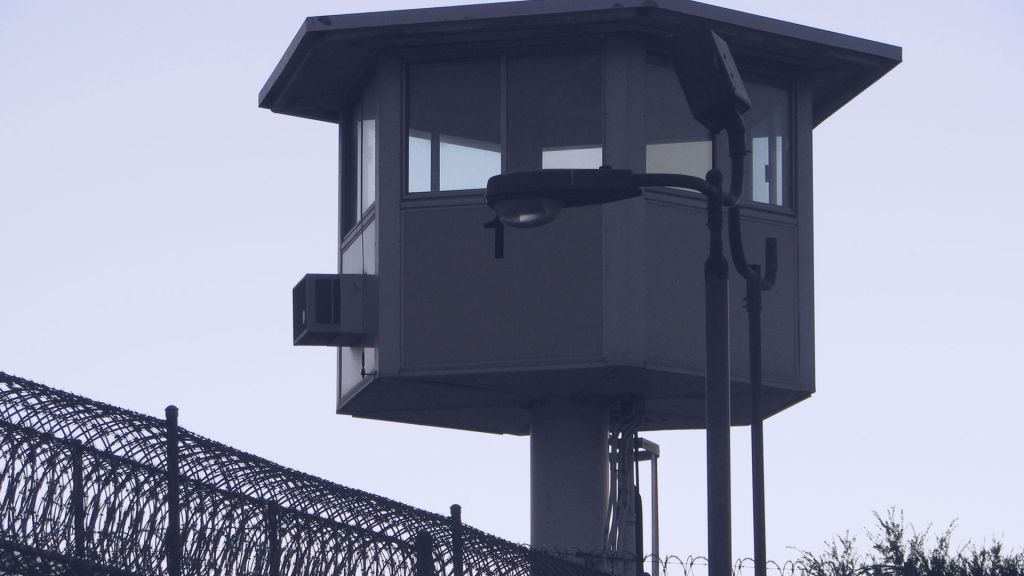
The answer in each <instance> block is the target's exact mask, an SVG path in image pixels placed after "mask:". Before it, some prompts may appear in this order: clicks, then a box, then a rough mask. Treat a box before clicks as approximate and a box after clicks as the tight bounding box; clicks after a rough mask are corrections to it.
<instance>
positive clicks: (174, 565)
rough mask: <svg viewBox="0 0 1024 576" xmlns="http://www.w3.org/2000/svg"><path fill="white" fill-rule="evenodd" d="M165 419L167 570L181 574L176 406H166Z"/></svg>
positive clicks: (172, 573)
mask: <svg viewBox="0 0 1024 576" xmlns="http://www.w3.org/2000/svg"><path fill="white" fill-rule="evenodd" d="M165 415H166V419H167V540H166V542H165V543H164V549H165V550H166V551H167V572H168V573H169V574H170V576H181V551H182V550H181V549H182V546H181V479H180V476H179V470H178V448H179V447H178V407H177V406H173V405H172V406H168V407H167V409H166V411H165Z"/></svg>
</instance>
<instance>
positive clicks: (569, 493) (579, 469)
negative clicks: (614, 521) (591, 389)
mask: <svg viewBox="0 0 1024 576" xmlns="http://www.w3.org/2000/svg"><path fill="white" fill-rule="evenodd" d="M608 413H609V408H608V406H607V405H605V404H603V403H599V402H589V401H581V400H570V399H555V400H549V401H545V402H543V403H541V404H538V405H536V406H534V407H533V408H532V410H531V411H530V543H531V544H532V545H533V546H534V547H537V548H544V549H549V550H553V551H575V550H579V551H584V552H600V551H601V550H603V548H604V539H605V515H606V509H607V507H608Z"/></svg>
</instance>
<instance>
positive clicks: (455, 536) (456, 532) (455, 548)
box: [451, 504, 465, 576]
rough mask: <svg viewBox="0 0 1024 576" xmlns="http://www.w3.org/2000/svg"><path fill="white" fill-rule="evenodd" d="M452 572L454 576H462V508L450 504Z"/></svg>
mask: <svg viewBox="0 0 1024 576" xmlns="http://www.w3.org/2000/svg"><path fill="white" fill-rule="evenodd" d="M451 516H452V572H453V573H454V576H463V574H465V572H464V571H463V567H462V506H459V505H458V504H452V507H451Z"/></svg>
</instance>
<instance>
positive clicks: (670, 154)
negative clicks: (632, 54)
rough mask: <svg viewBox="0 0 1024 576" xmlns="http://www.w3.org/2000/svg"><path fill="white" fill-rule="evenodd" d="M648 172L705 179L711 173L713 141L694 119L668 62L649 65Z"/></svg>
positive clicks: (646, 99) (646, 110)
mask: <svg viewBox="0 0 1024 576" xmlns="http://www.w3.org/2000/svg"><path fill="white" fill-rule="evenodd" d="M644 130H645V131H644V135H645V136H644V137H645V140H644V141H645V142H646V154H647V161H646V166H645V168H646V170H647V172H649V173H660V174H687V175H690V176H697V177H698V178H703V177H704V176H705V175H706V174H707V173H708V170H710V169H711V153H712V146H711V140H710V139H709V138H708V131H707V129H706V128H704V126H702V125H701V124H700V123H698V122H697V121H696V120H694V119H693V115H692V114H691V113H690V108H689V106H687V104H686V97H685V96H684V95H683V89H682V88H681V87H680V85H679V80H678V79H677V78H676V73H675V70H673V69H672V67H671V66H669V65H668V63H667V62H658V61H655V62H648V64H647V85H646V91H645V93H644Z"/></svg>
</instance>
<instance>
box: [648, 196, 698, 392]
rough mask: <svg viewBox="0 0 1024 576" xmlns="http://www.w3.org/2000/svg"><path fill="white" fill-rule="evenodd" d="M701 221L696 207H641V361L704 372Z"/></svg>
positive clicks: (654, 204)
mask: <svg viewBox="0 0 1024 576" xmlns="http://www.w3.org/2000/svg"><path fill="white" fill-rule="evenodd" d="M706 220H707V216H706V213H705V211H704V208H703V207H702V206H701V204H700V203H697V202H695V203H693V204H685V205H684V204H679V203H671V204H668V203H663V202H658V201H649V202H648V206H647V233H646V237H645V243H646V251H647V290H646V298H647V303H646V321H647V361H648V363H649V364H651V365H653V366H656V367H665V368H672V369H678V370H688V371H693V372H695V373H700V374H703V370H704V349H705V345H704V275H703V274H704V259H705V257H706V255H707V251H708V240H707V228H706V227H705V221H706Z"/></svg>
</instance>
